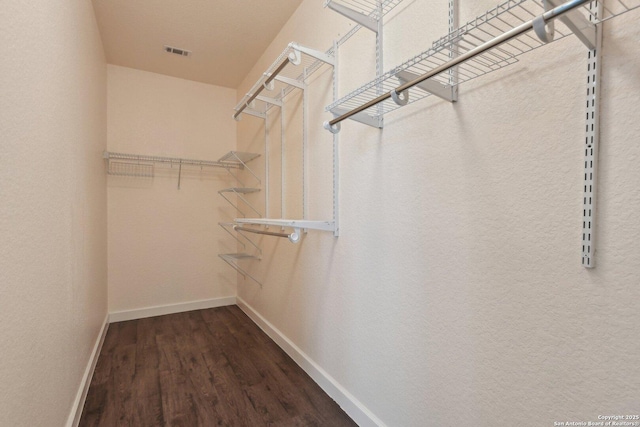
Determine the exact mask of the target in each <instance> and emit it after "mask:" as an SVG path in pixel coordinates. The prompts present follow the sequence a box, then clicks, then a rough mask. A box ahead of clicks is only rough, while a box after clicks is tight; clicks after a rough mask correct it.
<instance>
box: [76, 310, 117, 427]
mask: <svg viewBox="0 0 640 427" xmlns="http://www.w3.org/2000/svg"><path fill="white" fill-rule="evenodd" d="M108 327H109V315H108V314H107V315H106V316H105V318H104V322H102V328H101V329H100V334H99V335H98V338H97V339H96V342H95V344H94V345H93V351H91V356H90V357H89V363H87V368H86V369H85V370H84V375H83V376H82V381H81V382H80V388H79V389H78V393H77V394H76V399H75V401H74V402H73V406H72V407H71V413H70V414H69V418H68V419H67V424H66V426H67V427H77V426H78V424H79V423H80V417H81V416H82V409H83V408H84V402H85V400H86V399H87V393H88V392H89V385H91V378H92V377H93V371H94V370H95V369H96V363H98V356H100V350H101V349H102V344H103V343H104V338H105V337H106V336H107V329H108Z"/></svg>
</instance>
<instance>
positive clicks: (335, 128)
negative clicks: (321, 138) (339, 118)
mask: <svg viewBox="0 0 640 427" xmlns="http://www.w3.org/2000/svg"><path fill="white" fill-rule="evenodd" d="M322 127H324V128H325V129H326V130H328V131H329V132H331V133H333V134H336V133H338V132H340V123H336V124H335V125H331V123H329V121H326V122H324V123H323V124H322Z"/></svg>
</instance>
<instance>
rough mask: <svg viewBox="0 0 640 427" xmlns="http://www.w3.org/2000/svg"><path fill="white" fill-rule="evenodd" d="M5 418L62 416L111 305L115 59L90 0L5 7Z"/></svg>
mask: <svg viewBox="0 0 640 427" xmlns="http://www.w3.org/2000/svg"><path fill="white" fill-rule="evenodd" d="M0 40H2V44H3V50H4V53H3V55H2V59H0V76H2V78H0V135H1V136H0V158H1V159H2V167H1V168H0V182H1V184H0V200H1V202H0V236H1V237H0V343H1V347H2V350H1V352H2V356H1V357H0V360H1V363H0V425H3V426H15V427H18V426H25V427H32V426H61V425H64V424H65V422H66V421H67V417H68V416H69V414H70V413H71V412H72V406H73V402H74V399H75V397H76V394H77V392H78V390H79V388H80V383H81V380H82V377H83V374H84V372H85V369H86V367H87V363H88V361H89V357H90V354H91V351H92V349H93V346H94V344H95V342H96V339H97V338H98V335H99V332H100V328H101V325H102V324H103V322H104V321H105V318H106V314H107V250H106V247H107V239H106V238H107V212H106V182H105V173H104V167H103V162H102V159H101V153H102V151H103V150H104V149H105V147H106V64H105V59H104V55H103V50H102V44H101V41H100V36H99V33H98V30H97V26H96V23H95V20H94V14H93V9H92V7H91V3H90V2H86V1H79V0H76V1H64V2H63V1H40V0H39V1H33V2H23V1H13V0H10V1H6V2H3V4H2V8H1V9H0Z"/></svg>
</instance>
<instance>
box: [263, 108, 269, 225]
mask: <svg viewBox="0 0 640 427" xmlns="http://www.w3.org/2000/svg"><path fill="white" fill-rule="evenodd" d="M268 120H269V118H268V117H267V114H266V113H265V118H264V216H265V217H267V218H269V126H267V121H268ZM267 228H268V227H267Z"/></svg>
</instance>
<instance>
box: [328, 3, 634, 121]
mask: <svg viewBox="0 0 640 427" xmlns="http://www.w3.org/2000/svg"><path fill="white" fill-rule="evenodd" d="M549 3H550V4H551V5H552V6H553V5H555V4H560V1H550V2H549ZM594 3H595V2H594ZM601 3H602V2H601ZM590 4H591V2H590V1H589V0H572V1H568V2H566V3H564V4H563V5H561V7H557V8H556V9H561V8H563V7H564V8H566V7H568V6H570V8H571V9H570V13H571V14H573V17H574V18H576V19H577V20H578V21H581V22H588V23H593V24H598V23H601V22H604V21H607V20H609V19H611V18H614V17H616V16H619V15H622V14H623V13H625V12H628V11H630V10H633V9H636V8H638V7H640V0H624V1H623V0H607V1H605V2H604V4H603V5H602V12H601V13H600V15H599V16H598V17H596V16H595V13H596V12H595V11H596V8H595V7H593V8H591V7H590ZM545 13H547V14H548V16H550V15H553V14H550V13H549V11H547V10H545V7H544V5H543V2H542V1H539V0H508V1H505V2H502V3H500V4H498V5H497V6H496V7H494V8H493V9H491V10H488V11H487V12H485V13H484V14H483V15H480V16H478V17H477V18H476V19H474V20H472V21H469V22H468V23H466V24H465V25H463V26H461V27H460V28H458V29H457V30H455V31H453V32H451V33H449V34H447V35H445V36H444V37H441V38H440V39H438V40H436V41H434V42H433V44H432V46H431V48H429V49H428V50H426V51H424V52H422V53H420V54H418V55H416V56H414V57H413V58H411V59H409V60H407V61H405V62H404V63H402V64H401V65H399V66H397V67H395V68H393V69H391V70H389V71H387V72H386V73H384V74H383V75H381V76H380V77H378V78H376V79H374V80H372V81H370V82H369V83H367V84H365V85H363V86H361V87H360V88H358V89H356V90H354V91H353V92H351V93H349V94H348V95H346V96H344V97H342V98H341V99H339V100H337V101H335V102H334V103H332V104H330V105H329V106H327V107H326V110H327V111H329V112H331V113H333V114H334V119H333V120H330V121H329V122H328V123H326V124H325V127H326V128H327V129H329V130H331V131H332V132H337V131H338V130H339V129H337V128H336V125H337V124H338V123H340V122H341V121H342V120H344V119H346V118H349V117H352V116H354V115H356V114H366V115H368V116H369V117H371V118H378V117H380V116H382V115H384V114H386V113H388V112H390V111H393V110H395V109H397V108H399V107H401V106H403V105H406V104H409V103H413V102H416V101H418V100H420V99H423V98H425V97H427V96H429V95H432V94H437V92H438V91H437V90H436V91H434V90H433V89H434V86H436V89H438V88H439V89H441V90H442V91H443V92H446V90H447V89H448V88H450V87H451V86H452V85H459V84H460V83H464V82H467V81H470V80H472V79H475V78H477V77H480V76H483V75H485V74H488V73H491V72H493V71H496V70H499V69H501V68H504V67H506V66H509V65H511V64H514V63H516V62H518V57H519V56H520V55H522V54H524V53H527V52H530V51H532V50H534V49H537V48H539V47H541V46H544V45H545V44H546V43H545V42H544V41H542V40H541V39H540V38H539V37H538V36H536V34H535V33H534V32H533V31H532V30H533V26H532V23H533V21H534V20H535V19H536V18H537V17H540V16H541V15H543V14H545ZM563 13H565V12H563ZM576 14H579V15H580V16H578V17H576V16H575V15H576ZM554 18H556V16H555V15H553V18H551V19H549V20H548V21H547V20H545V22H546V23H547V24H549V23H550V22H552V20H554ZM555 21H558V22H554V26H555V36H554V37H552V39H551V40H549V41H553V40H559V39H562V38H564V37H566V36H569V35H571V34H573V33H574V32H573V31H572V29H570V28H569V27H568V26H567V25H566V24H565V23H563V22H561V20H555ZM527 26H528V29H527V30H524V31H522V32H520V33H517V34H515V35H514V36H513V37H509V38H505V39H504V40H502V41H500V43H496V44H495V45H494V46H490V47H489V48H488V49H486V50H483V49H482V48H483V47H485V45H488V44H492V42H496V41H497V40H498V39H501V38H503V37H504V36H506V35H507V34H508V33H509V32H514V30H515V29H518V28H519V27H520V28H524V27H527ZM579 37H580V35H579ZM581 39H582V38H581ZM475 51H479V52H478V53H477V54H474V55H472V56H470V57H469V58H467V59H464V60H463V61H462V62H457V61H456V58H460V59H461V58H462V57H463V56H464V55H465V54H469V53H471V54H473V53H474V52H475ZM452 57H453V58H454V59H453V60H452V59H451V58H452ZM453 67H457V79H456V80H455V81H453V82H451V81H450V75H449V74H447V73H446V71H448V70H449V69H451V68H453ZM436 70H437V73H436V74H434V75H432V76H430V77H428V81H427V82H426V83H429V87H426V84H422V85H421V83H424V81H421V82H417V83H415V80H416V79H419V78H420V77H423V76H425V75H427V74H431V73H433V72H434V71H436ZM425 80H427V79H425ZM412 82H414V84H411V83H412ZM413 86H415V88H414V89H412V90H411V93H410V95H409V94H408V88H409V87H413ZM403 91H406V93H405V99H398V97H397V96H396V97H395V98H396V99H395V100H394V99H393V98H394V97H392V92H396V94H398V95H399V94H400V93H401V92H403ZM380 93H383V94H384V95H382V96H380ZM407 95H409V96H407ZM363 107H364V108H363ZM374 107H375V108H374ZM345 111H348V112H347V113H345Z"/></svg>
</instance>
